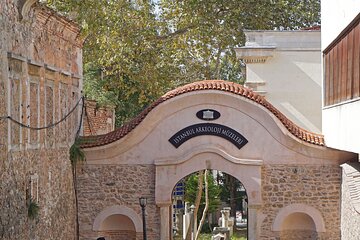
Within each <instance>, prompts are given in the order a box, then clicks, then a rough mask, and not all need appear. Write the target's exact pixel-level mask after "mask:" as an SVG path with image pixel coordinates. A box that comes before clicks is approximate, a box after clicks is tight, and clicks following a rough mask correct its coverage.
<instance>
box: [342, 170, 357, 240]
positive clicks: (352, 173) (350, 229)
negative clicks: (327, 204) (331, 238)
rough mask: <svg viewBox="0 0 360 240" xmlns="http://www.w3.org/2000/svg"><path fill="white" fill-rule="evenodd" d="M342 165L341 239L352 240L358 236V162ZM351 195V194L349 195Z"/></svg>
mask: <svg viewBox="0 0 360 240" xmlns="http://www.w3.org/2000/svg"><path fill="white" fill-rule="evenodd" d="M352 165H353V166H350V165H348V164H344V165H342V167H343V175H342V179H343V181H342V185H341V193H342V203H341V239H342V240H352V239H358V238H359V236H360V228H359V226H360V212H359V210H360V208H359V207H360V202H359V199H360V196H359V190H360V186H359V180H358V179H359V177H360V171H359V168H360V166H359V165H360V164H359V163H357V164H354V163H353V164H352ZM351 195H352V196H351Z"/></svg>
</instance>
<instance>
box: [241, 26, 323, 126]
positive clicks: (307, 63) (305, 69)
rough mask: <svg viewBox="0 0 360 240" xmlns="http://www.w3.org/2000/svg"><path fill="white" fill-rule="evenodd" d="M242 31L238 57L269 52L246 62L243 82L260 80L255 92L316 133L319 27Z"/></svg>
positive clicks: (319, 95)
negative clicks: (315, 29) (310, 29)
mask: <svg viewBox="0 0 360 240" xmlns="http://www.w3.org/2000/svg"><path fill="white" fill-rule="evenodd" d="M245 35H246V39H247V42H246V45H245V47H242V48H239V49H237V50H236V51H237V54H238V57H239V58H240V59H241V58H245V59H246V58H248V59H255V58H259V55H261V54H263V55H272V56H271V57H268V58H267V60H266V61H265V62H259V61H257V62H256V61H255V62H256V63H252V62H251V61H248V62H247V64H246V84H245V85H246V86H249V87H251V85H249V83H256V82H262V83H263V84H262V85H258V86H257V87H256V90H257V92H259V93H261V94H263V95H264V96H265V98H266V99H267V100H268V101H269V102H270V103H271V104H273V105H274V106H275V107H276V108H277V109H279V110H280V111H281V112H282V113H284V114H285V115H286V116H287V117H288V118H289V119H291V120H292V121H293V122H295V123H296V124H297V125H299V126H300V127H302V128H305V129H307V130H309V131H312V132H317V133H320V132H321V129H322V126H321V124H322V123H321V106H322V105H321V52H320V31H246V32H245ZM270 47H272V50H271V51H270V50H269V48H270ZM254 90H255V89H254Z"/></svg>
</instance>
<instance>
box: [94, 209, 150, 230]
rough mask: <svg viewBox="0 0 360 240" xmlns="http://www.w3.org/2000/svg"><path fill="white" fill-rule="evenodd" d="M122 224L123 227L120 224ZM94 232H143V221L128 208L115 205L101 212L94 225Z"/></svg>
mask: <svg viewBox="0 0 360 240" xmlns="http://www.w3.org/2000/svg"><path fill="white" fill-rule="evenodd" d="M120 223H121V226H119V224H120ZM93 230H94V231H118V230H130V231H131V230H133V231H135V232H142V231H143V230H142V221H141V218H140V217H139V215H138V214H137V213H136V212H135V211H134V210H133V209H131V208H128V207H126V206H119V205H114V206H111V207H108V208H106V209H104V210H103V211H101V212H100V213H99V214H98V215H97V216H96V218H95V220H94V223H93Z"/></svg>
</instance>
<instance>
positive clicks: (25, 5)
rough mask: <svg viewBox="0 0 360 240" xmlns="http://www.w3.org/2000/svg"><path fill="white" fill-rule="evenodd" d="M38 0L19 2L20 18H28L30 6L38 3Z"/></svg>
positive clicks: (22, 0)
mask: <svg viewBox="0 0 360 240" xmlns="http://www.w3.org/2000/svg"><path fill="white" fill-rule="evenodd" d="M37 2H38V0H20V1H19V2H18V9H19V13H20V18H21V19H22V18H26V16H27V15H28V13H29V11H30V8H31V6H32V5H33V4H35V3H37Z"/></svg>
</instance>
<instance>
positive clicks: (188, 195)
mask: <svg viewBox="0 0 360 240" xmlns="http://www.w3.org/2000/svg"><path fill="white" fill-rule="evenodd" d="M198 178H199V176H198V174H197V173H193V174H191V175H189V176H188V177H187V179H186V181H185V201H186V202H189V203H190V204H194V202H195V198H196V195H197V190H198ZM207 182H208V191H209V209H208V212H209V213H213V212H215V211H216V210H217V208H218V207H219V206H220V198H219V196H220V187H219V186H218V185H217V184H216V182H215V180H214V177H213V175H212V174H211V171H208V174H207ZM204 195H205V194H202V197H201V202H200V209H203V208H204V205H205V197H204Z"/></svg>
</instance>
